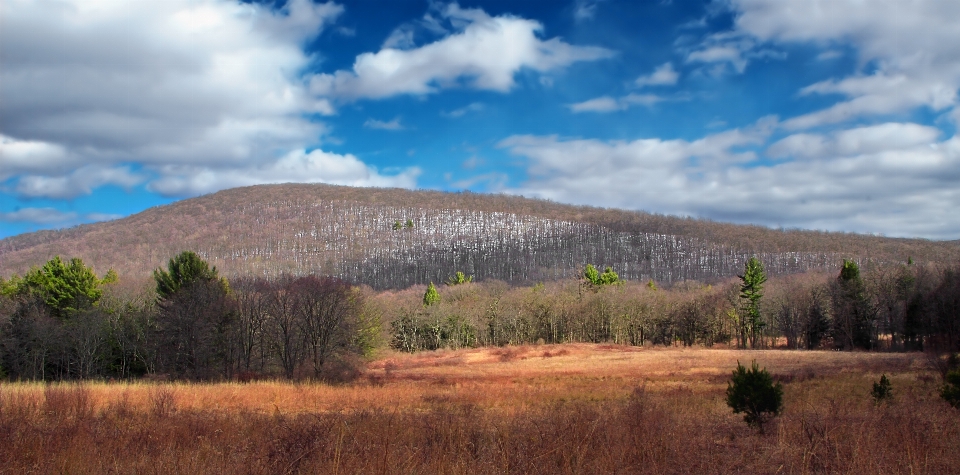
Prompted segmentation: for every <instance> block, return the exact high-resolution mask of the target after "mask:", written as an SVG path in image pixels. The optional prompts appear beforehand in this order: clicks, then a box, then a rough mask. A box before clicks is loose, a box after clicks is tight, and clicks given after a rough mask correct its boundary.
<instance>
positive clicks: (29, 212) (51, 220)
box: [0, 208, 77, 224]
mask: <svg viewBox="0 0 960 475" xmlns="http://www.w3.org/2000/svg"><path fill="white" fill-rule="evenodd" d="M76 218H77V213H75V212H73V211H66V212H65V211H60V210H58V209H55V208H23V209H19V210H17V211H11V212H7V213H3V212H0V221H6V222H8V223H37V224H57V223H65V222H69V221H73V220H75V219H76Z"/></svg>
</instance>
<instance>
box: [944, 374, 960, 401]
mask: <svg viewBox="0 0 960 475" xmlns="http://www.w3.org/2000/svg"><path fill="white" fill-rule="evenodd" d="M940 397H942V398H943V399H944V400H945V401H947V402H949V403H950V405H951V406H953V407H955V408H957V409H960V368H958V369H955V370H953V371H950V372H948V373H947V377H946V378H944V383H943V388H941V389H940Z"/></svg>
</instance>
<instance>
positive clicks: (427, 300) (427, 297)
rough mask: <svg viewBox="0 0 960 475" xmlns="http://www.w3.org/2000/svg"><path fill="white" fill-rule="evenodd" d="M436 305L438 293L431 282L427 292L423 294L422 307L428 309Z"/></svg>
mask: <svg viewBox="0 0 960 475" xmlns="http://www.w3.org/2000/svg"><path fill="white" fill-rule="evenodd" d="M438 303H440V293H439V292H437V288H436V287H435V286H434V285H433V282H430V285H429V286H428V287H427V291H426V292H424V294H423V305H424V306H425V307H429V306H431V305H436V304H438Z"/></svg>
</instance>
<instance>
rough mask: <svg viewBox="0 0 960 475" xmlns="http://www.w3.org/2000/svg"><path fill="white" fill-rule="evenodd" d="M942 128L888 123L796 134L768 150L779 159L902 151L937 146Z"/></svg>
mask: <svg viewBox="0 0 960 475" xmlns="http://www.w3.org/2000/svg"><path fill="white" fill-rule="evenodd" d="M940 134H941V132H940V129H937V128H936V127H929V126H925V125H919V124H912V123H886V124H880V125H871V126H865V127H857V128H853V129H847V130H840V131H836V132H833V133H831V134H829V135H820V134H794V135H790V136H788V137H786V138H784V139H781V140H779V141H777V142H776V143H774V144H773V145H771V146H770V147H769V148H768V149H767V154H769V155H770V156H772V157H776V158H822V157H836V156H857V155H866V154H878V153H883V152H900V151H904V150H912V149H916V148H917V147H920V149H921V150H922V149H923V148H924V147H929V146H930V145H934V144H936V143H937V137H939V136H940Z"/></svg>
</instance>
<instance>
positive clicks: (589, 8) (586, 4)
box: [573, 0, 601, 21]
mask: <svg viewBox="0 0 960 475" xmlns="http://www.w3.org/2000/svg"><path fill="white" fill-rule="evenodd" d="M600 1H601V0H576V2H575V3H574V6H573V19H574V20H576V21H585V20H592V19H593V17H594V16H595V15H596V14H597V6H598V5H599V4H600Z"/></svg>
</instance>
